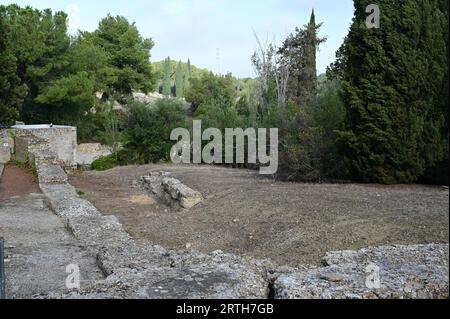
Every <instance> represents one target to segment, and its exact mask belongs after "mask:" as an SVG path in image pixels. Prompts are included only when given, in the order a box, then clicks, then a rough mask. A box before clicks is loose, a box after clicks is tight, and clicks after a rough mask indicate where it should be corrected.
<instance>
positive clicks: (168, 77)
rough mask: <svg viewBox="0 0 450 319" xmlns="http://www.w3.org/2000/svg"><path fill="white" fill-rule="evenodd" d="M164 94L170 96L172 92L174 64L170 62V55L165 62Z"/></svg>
mask: <svg viewBox="0 0 450 319" xmlns="http://www.w3.org/2000/svg"><path fill="white" fill-rule="evenodd" d="M162 94H164V95H165V96H170V95H171V94H172V64H171V63H170V57H168V58H167V59H166V60H165V63H164V77H163V82H162Z"/></svg>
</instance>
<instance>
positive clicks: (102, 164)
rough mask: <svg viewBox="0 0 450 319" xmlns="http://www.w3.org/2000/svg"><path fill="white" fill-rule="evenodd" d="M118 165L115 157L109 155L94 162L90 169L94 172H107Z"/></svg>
mask: <svg viewBox="0 0 450 319" xmlns="http://www.w3.org/2000/svg"><path fill="white" fill-rule="evenodd" d="M119 165H120V164H119V161H118V160H117V157H116V156H115V155H109V156H104V157H100V158H99V159H97V160H95V161H94V162H93V163H92V165H91V168H92V169H93V170H95V171H107V170H109V169H112V168H114V167H116V166H119Z"/></svg>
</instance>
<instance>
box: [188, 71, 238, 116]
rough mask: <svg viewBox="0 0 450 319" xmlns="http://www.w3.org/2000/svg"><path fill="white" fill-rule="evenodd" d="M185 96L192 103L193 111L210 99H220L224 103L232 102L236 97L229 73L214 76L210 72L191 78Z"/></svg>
mask: <svg viewBox="0 0 450 319" xmlns="http://www.w3.org/2000/svg"><path fill="white" fill-rule="evenodd" d="M185 96H186V101H188V102H189V103H192V108H193V110H194V111H195V110H197V108H198V107H199V106H200V105H202V104H204V103H207V102H209V101H211V100H222V101H223V102H224V103H225V104H234V103H235V101H236V98H237V94H236V90H235V86H234V83H233V78H232V76H231V74H228V75H225V76H216V75H214V74H213V73H212V72H210V73H209V74H206V75H203V76H202V77H201V78H192V79H191V82H190V86H189V88H188V90H187V91H186V93H185Z"/></svg>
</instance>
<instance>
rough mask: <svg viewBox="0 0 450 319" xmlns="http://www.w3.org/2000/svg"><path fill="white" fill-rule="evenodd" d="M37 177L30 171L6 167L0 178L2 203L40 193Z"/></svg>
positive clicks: (11, 166) (16, 167) (0, 198)
mask: <svg viewBox="0 0 450 319" xmlns="http://www.w3.org/2000/svg"><path fill="white" fill-rule="evenodd" d="M40 192H41V191H40V189H39V185H38V183H37V180H36V177H35V176H34V175H33V173H32V172H31V171H30V170H29V169H25V168H22V167H18V166H13V165H6V166H5V170H4V172H3V175H2V176H0V202H1V201H3V200H6V199H8V198H11V197H14V196H24V195H27V194H32V193H40Z"/></svg>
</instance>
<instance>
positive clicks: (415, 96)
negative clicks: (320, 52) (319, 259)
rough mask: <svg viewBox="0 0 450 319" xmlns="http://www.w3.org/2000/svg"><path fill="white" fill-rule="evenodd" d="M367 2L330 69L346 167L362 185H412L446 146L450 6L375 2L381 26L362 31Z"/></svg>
mask: <svg viewBox="0 0 450 319" xmlns="http://www.w3.org/2000/svg"><path fill="white" fill-rule="evenodd" d="M368 4H370V1H369V0H355V18H354V20H353V25H352V26H351V29H350V33H349V35H348V36H347V38H346V40H345V43H344V45H343V47H342V48H341V50H340V51H339V57H340V59H339V61H338V62H337V63H336V65H335V69H334V70H333V71H334V74H337V75H338V76H341V77H342V80H343V81H342V86H343V100H344V103H345V106H346V108H347V116H348V117H347V125H346V128H345V130H343V131H342V132H341V133H340V137H341V141H342V143H343V146H344V154H345V156H346V162H347V165H348V167H349V168H350V170H351V172H352V174H353V176H354V177H355V178H356V179H358V180H360V181H364V182H380V183H411V182H415V181H417V180H418V178H419V177H420V176H421V175H422V174H423V173H424V172H425V171H426V170H427V168H431V167H433V166H435V165H436V164H437V163H439V162H441V161H442V160H443V159H444V158H445V154H446V151H447V146H448V93H446V91H447V89H448V4H447V5H446V6H444V5H442V4H443V3H442V2H441V1H439V2H437V1H430V0H418V1H388V0H384V1H379V2H378V5H379V6H380V10H381V12H382V15H381V26H382V27H381V28H380V29H367V27H366V26H365V18H366V13H365V7H366V6H367V5H368ZM443 8H446V9H443ZM444 87H445V88H444ZM444 105H445V106H444Z"/></svg>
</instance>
